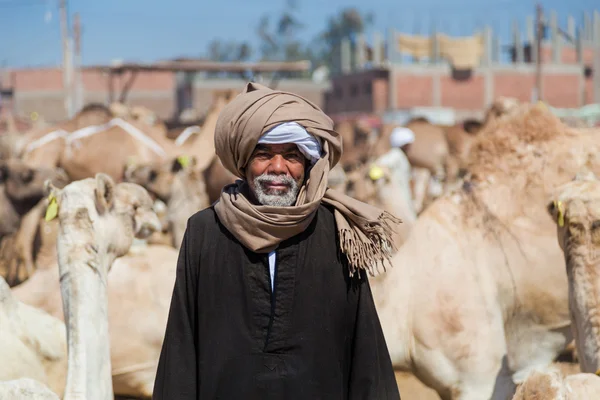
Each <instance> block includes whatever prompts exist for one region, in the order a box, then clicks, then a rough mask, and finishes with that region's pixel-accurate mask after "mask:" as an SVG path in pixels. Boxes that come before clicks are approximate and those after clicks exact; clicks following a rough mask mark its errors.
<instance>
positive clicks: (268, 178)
mask: <svg viewBox="0 0 600 400" xmlns="http://www.w3.org/2000/svg"><path fill="white" fill-rule="evenodd" d="M256 181H257V182H258V183H275V184H278V185H286V186H292V185H293V184H294V182H295V181H294V178H292V177H291V176H287V175H275V174H263V175H260V176H257V177H256Z"/></svg>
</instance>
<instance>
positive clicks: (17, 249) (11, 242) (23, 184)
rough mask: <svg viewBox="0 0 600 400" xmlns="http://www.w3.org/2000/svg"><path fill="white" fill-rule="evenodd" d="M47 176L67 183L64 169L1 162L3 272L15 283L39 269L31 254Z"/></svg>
mask: <svg viewBox="0 0 600 400" xmlns="http://www.w3.org/2000/svg"><path fill="white" fill-rule="evenodd" d="M47 179H51V180H53V182H54V183H55V184H56V185H57V186H59V187H60V186H63V185H65V184H66V183H67V178H66V176H65V174H64V173H63V172H62V171H61V170H55V169H49V168H32V167H31V166H29V165H27V164H26V163H24V162H23V161H21V160H19V159H10V160H7V161H3V162H0V209H1V213H2V214H1V217H0V254H1V255H2V257H0V275H1V276H3V277H5V278H6V280H7V281H8V282H9V284H11V285H14V284H16V283H17V282H19V281H21V280H23V279H26V278H27V276H29V275H31V274H32V273H33V270H34V269H35V266H34V260H33V259H32V257H31V254H32V253H33V246H34V241H35V235H36V229H37V225H38V221H39V219H40V218H41V216H42V213H43V210H44V199H43V196H44V182H45V181H46V180H47Z"/></svg>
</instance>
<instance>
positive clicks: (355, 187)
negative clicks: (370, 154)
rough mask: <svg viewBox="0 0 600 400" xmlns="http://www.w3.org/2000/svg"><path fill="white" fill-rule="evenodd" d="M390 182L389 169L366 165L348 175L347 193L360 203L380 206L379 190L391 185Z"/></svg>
mask: <svg viewBox="0 0 600 400" xmlns="http://www.w3.org/2000/svg"><path fill="white" fill-rule="evenodd" d="M390 180H391V171H390V170H389V168H387V167H384V166H380V165H375V164H373V165H371V164H364V165H362V166H361V167H359V168H357V169H355V170H353V171H352V172H350V173H348V174H347V181H346V182H347V183H346V192H347V194H348V196H350V197H353V198H355V199H357V200H359V201H362V202H365V203H368V204H372V205H375V206H379V200H380V199H379V190H380V188H381V187H382V186H384V185H386V184H389V183H390Z"/></svg>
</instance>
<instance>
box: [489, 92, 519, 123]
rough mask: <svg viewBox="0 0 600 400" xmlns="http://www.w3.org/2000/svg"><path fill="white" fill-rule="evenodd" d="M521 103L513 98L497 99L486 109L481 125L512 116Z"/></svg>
mask: <svg viewBox="0 0 600 400" xmlns="http://www.w3.org/2000/svg"><path fill="white" fill-rule="evenodd" d="M520 106H521V102H520V101H519V100H518V99H516V98H513V97H498V98H497V99H496V100H494V102H493V103H492V104H491V106H490V107H489V108H488V110H487V112H486V114H485V119H484V121H483V125H484V126H485V125H487V124H488V123H490V122H491V121H496V120H498V119H502V118H504V117H508V116H511V115H514V113H515V112H516V111H518V110H519V108H520Z"/></svg>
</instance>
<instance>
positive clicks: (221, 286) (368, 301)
mask: <svg viewBox="0 0 600 400" xmlns="http://www.w3.org/2000/svg"><path fill="white" fill-rule="evenodd" d="M341 145H342V144H341V141H340V138H339V135H338V134H337V133H336V132H335V131H333V123H332V121H331V119H329V118H328V117H327V116H326V115H325V114H324V113H323V112H322V111H321V110H320V109H319V108H318V107H317V106H315V105H314V104H312V103H310V102H309V101H307V100H305V99H304V98H302V97H300V96H297V95H294V94H291V93H285V92H280V91H273V90H271V89H268V88H266V87H264V86H261V85H259V84H255V83H250V84H248V85H247V86H246V88H245V89H244V91H243V92H242V93H241V94H240V95H239V96H237V97H236V98H235V99H233V100H232V101H231V102H230V103H229V104H228V105H227V106H226V107H225V108H224V109H223V111H222V112H221V114H220V116H219V119H218V121H217V126H216V128H215V150H216V154H217V156H218V157H219V158H220V160H221V162H222V163H223V165H224V166H225V167H226V168H227V169H228V170H229V171H231V172H232V173H234V174H236V175H237V176H238V177H240V178H241V180H239V181H237V182H236V183H235V184H233V185H229V186H226V187H225V188H224V190H223V193H222V195H221V198H220V199H219V200H218V201H217V202H216V203H215V204H214V205H213V206H211V207H209V208H208V209H205V210H203V211H200V212H198V213H196V214H195V215H193V216H192V217H191V218H190V219H189V220H188V225H187V230H186V233H185V237H184V239H183V242H182V246H181V250H180V255H179V260H178V264H177V278H176V281H175V288H174V291H173V297H172V301H171V308H170V311H169V318H168V322H167V328H166V334H165V338H164V342H163V348H162V352H161V356H160V361H159V365H158V371H157V376H156V381H155V387H154V399H178V400H184V399H236V400H237V399H398V398H399V393H398V389H397V386H396V381H395V376H394V372H393V370H392V365H391V361H390V357H389V353H388V350H387V346H386V343H385V340H384V336H383V333H382V330H381V326H380V323H379V319H378V317H377V312H376V310H375V306H374V303H373V298H372V295H371V291H370V288H369V283H368V280H367V276H366V273H365V270H368V269H370V268H373V267H375V265H376V264H377V263H378V262H383V261H386V260H388V259H389V257H390V250H391V249H390V248H389V245H388V244H389V243H390V235H391V229H390V228H391V224H394V223H397V222H398V220H396V219H395V218H394V217H392V216H390V215H389V214H387V213H384V212H382V211H380V210H377V209H374V208H373V207H371V206H369V205H366V204H363V203H360V202H358V201H356V200H354V199H351V198H349V197H347V196H345V195H343V194H340V193H336V192H334V191H332V190H328V189H327V174H328V171H329V169H330V168H332V167H333V166H334V165H335V164H336V163H337V162H338V160H339V158H340V155H341Z"/></svg>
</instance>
